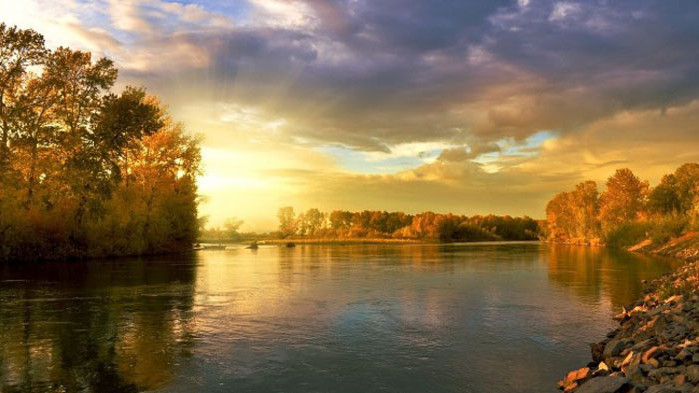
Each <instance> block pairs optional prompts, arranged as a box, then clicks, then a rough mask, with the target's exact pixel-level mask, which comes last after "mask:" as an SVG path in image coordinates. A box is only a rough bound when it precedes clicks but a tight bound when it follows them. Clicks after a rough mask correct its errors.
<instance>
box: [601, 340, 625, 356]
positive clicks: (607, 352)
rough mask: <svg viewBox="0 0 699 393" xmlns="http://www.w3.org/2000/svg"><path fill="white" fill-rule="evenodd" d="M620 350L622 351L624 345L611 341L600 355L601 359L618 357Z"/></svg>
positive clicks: (619, 341) (618, 341)
mask: <svg viewBox="0 0 699 393" xmlns="http://www.w3.org/2000/svg"><path fill="white" fill-rule="evenodd" d="M622 349H624V343H623V342H622V341H621V340H617V339H614V340H611V341H609V342H608V343H607V345H605V346H604V352H603V353H602V357H603V358H605V359H609V358H611V357H613V356H618V355H619V354H620V353H621V350H622Z"/></svg>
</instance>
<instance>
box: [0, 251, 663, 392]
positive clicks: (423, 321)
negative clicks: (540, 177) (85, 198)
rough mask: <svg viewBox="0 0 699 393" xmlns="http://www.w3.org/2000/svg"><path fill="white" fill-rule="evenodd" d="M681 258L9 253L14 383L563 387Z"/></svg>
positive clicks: (1, 324)
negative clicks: (46, 256) (20, 256)
mask: <svg viewBox="0 0 699 393" xmlns="http://www.w3.org/2000/svg"><path fill="white" fill-rule="evenodd" d="M675 266H676V262H672V261H668V260H665V259H658V258H650V257H645V256H639V255H634V254H630V253H627V252H623V251H611V250H606V249H603V248H586V247H576V246H553V245H549V244H543V243H488V244H454V245H436V244H432V245H430V244H427V245H418V244H415V245H346V246H342V245H328V246H322V245H307V246H298V247H296V248H289V249H287V248H283V247H276V246H262V247H260V249H258V250H248V249H244V248H242V246H234V247H233V248H232V249H228V250H216V251H213V250H212V251H208V250H204V251H199V252H196V253H192V254H191V255H180V256H175V257H173V256H170V257H158V258H142V259H128V258H127V259H114V260H106V261H99V260H93V261H85V262H64V263H43V264H34V265H13V264H9V265H5V266H1V267H0V391H2V392H78V391H79V392H99V393H105V392H106V393H109V392H140V391H155V392H415V393H425V392H462V393H463V392H467V393H468V392H474V393H475V392H477V393H500V392H502V393H504V392H508V393H509V392H522V393H524V392H526V393H532V392H534V393H536V392H544V393H546V392H556V391H557V390H556V387H555V382H556V380H558V379H560V378H561V377H562V376H563V375H564V373H565V372H567V371H568V370H570V369H574V368H578V367H581V366H583V365H585V364H586V363H587V362H588V361H589V347H588V345H587V343H589V342H593V341H598V340H599V339H601V338H602V337H603V336H604V334H605V333H606V332H607V331H608V330H609V329H610V328H612V327H613V326H614V325H613V321H612V320H611V316H612V315H613V314H615V313H617V312H619V311H620V308H621V306H622V305H625V304H627V303H629V302H632V301H633V300H635V299H636V298H637V297H638V296H639V294H640V292H641V290H642V284H641V281H642V280H647V279H652V278H655V277H658V276H660V275H661V274H663V273H665V272H667V271H669V270H670V269H672V268H673V267H675Z"/></svg>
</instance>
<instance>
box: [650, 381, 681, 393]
mask: <svg viewBox="0 0 699 393" xmlns="http://www.w3.org/2000/svg"><path fill="white" fill-rule="evenodd" d="M677 392H678V391H677V389H675V388H674V386H673V384H672V382H670V383H663V384H660V385H653V386H651V387H649V388H648V390H646V393H677Z"/></svg>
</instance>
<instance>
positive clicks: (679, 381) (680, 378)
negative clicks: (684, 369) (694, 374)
mask: <svg viewBox="0 0 699 393" xmlns="http://www.w3.org/2000/svg"><path fill="white" fill-rule="evenodd" d="M674 382H675V386H676V387H678V388H679V387H680V386H682V385H684V384H685V383H686V382H687V376H686V375H683V374H678V375H676V376H675V379H674Z"/></svg>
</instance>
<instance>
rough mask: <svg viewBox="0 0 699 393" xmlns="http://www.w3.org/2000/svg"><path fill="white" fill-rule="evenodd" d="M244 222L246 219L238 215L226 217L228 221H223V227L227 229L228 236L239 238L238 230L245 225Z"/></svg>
mask: <svg viewBox="0 0 699 393" xmlns="http://www.w3.org/2000/svg"><path fill="white" fill-rule="evenodd" d="M243 223H244V221H243V220H241V219H238V218H237V217H231V218H228V219H226V222H224V223H223V229H224V230H225V231H226V236H228V237H229V238H231V239H235V238H237V237H238V236H239V235H240V234H239V233H238V230H239V229H240V227H241V226H242V225H243Z"/></svg>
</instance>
